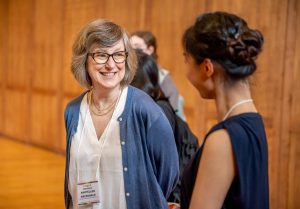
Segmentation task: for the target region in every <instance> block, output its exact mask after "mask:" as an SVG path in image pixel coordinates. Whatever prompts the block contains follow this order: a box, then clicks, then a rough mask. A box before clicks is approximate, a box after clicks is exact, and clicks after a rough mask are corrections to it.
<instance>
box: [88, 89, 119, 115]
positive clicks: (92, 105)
mask: <svg viewBox="0 0 300 209" xmlns="http://www.w3.org/2000/svg"><path fill="white" fill-rule="evenodd" d="M92 94H93V92H91V94H90V102H88V104H89V107H90V110H91V111H92V113H93V114H95V115H97V116H104V115H107V114H108V113H109V112H111V110H112V109H114V107H115V106H116V103H117V101H118V100H119V98H120V95H119V96H118V97H117V99H116V100H115V101H114V102H112V103H111V104H110V105H108V107H106V108H104V109H102V110H101V109H100V108H99V107H97V105H96V104H95V101H94V99H93V96H92Z"/></svg>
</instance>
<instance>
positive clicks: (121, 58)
mask: <svg viewBox="0 0 300 209" xmlns="http://www.w3.org/2000/svg"><path fill="white" fill-rule="evenodd" d="M88 55H90V56H91V57H92V58H93V60H94V61H95V62H96V63H97V64H105V63H106V62H107V61H108V59H109V57H112V58H113V60H114V61H115V63H118V64H119V63H123V62H125V60H126V58H127V56H128V52H126V51H118V52H115V53H113V54H108V53H104V52H94V53H88Z"/></svg>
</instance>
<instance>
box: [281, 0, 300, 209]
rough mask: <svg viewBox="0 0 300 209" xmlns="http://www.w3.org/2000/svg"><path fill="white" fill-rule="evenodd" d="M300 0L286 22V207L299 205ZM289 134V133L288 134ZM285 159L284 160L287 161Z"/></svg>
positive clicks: (294, 2)
mask: <svg viewBox="0 0 300 209" xmlns="http://www.w3.org/2000/svg"><path fill="white" fill-rule="evenodd" d="M299 22H300V2H299V1H297V0H291V1H289V9H288V21H287V26H288V30H287V40H286V42H287V47H286V50H285V52H286V56H285V57H286V59H285V70H286V71H285V72H286V73H285V75H284V79H285V82H286V91H285V97H287V101H286V103H285V104H284V105H285V109H284V110H283V115H284V116H285V119H284V121H285V124H284V125H285V129H284V130H285V132H282V137H281V140H284V141H285V138H286V137H287V136H288V137H289V144H288V145H289V158H288V159H287V160H286V161H288V165H289V167H288V168H289V169H288V172H289V176H288V187H287V189H288V200H287V201H288V203H287V208H289V209H298V208H300V199H299V194H300V179H299V176H300V161H299V159H300V129H299V125H300V106H299V104H300V82H299V78H300V71H299V69H300V39H299V33H300V25H299ZM286 135H287V136H286ZM286 161H285V162H286Z"/></svg>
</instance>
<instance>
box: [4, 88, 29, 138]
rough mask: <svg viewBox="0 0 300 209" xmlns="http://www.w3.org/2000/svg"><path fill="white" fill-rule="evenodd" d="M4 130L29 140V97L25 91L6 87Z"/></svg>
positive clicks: (16, 136) (13, 135)
mask: <svg viewBox="0 0 300 209" xmlns="http://www.w3.org/2000/svg"><path fill="white" fill-rule="evenodd" d="M4 96H5V102H4V104H3V105H4V107H5V112H4V118H6V120H5V123H4V128H3V132H4V133H5V135H7V136H10V137H12V138H14V139H18V140H21V141H28V140H29V123H30V120H29V117H28V106H29V103H28V98H27V94H26V92H24V91H16V90H10V89H6V91H5V94H4Z"/></svg>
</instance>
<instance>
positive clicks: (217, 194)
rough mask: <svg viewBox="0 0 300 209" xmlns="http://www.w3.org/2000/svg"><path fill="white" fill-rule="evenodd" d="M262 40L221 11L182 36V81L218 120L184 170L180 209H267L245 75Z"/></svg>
mask: <svg viewBox="0 0 300 209" xmlns="http://www.w3.org/2000/svg"><path fill="white" fill-rule="evenodd" d="M262 45H263V36H262V34H261V33H260V32H259V31H257V30H253V29H250V28H249V27H248V25H247V23H246V22H245V21H244V20H243V19H242V18H240V17H238V16H236V15H233V14H229V13H226V12H214V13H206V14H203V15H200V16H199V17H198V18H197V19H196V22H195V24H194V25H193V26H191V27H190V28H188V29H187V30H186V32H185V33H184V35H183V49H184V55H185V59H186V60H185V61H186V64H187V66H188V68H189V69H188V72H187V77H188V79H189V80H190V82H191V83H192V84H193V85H194V86H195V87H196V89H197V90H198V92H199V93H200V95H201V97H202V98H204V99H213V100H215V104H216V108H217V116H218V120H219V122H218V123H217V124H216V125H215V126H213V127H212V128H211V130H210V131H209V132H208V133H207V135H206V137H205V139H204V142H203V144H202V146H201V149H199V151H198V152H197V153H196V155H195V157H194V159H193V160H192V161H191V163H190V164H189V165H188V167H187V168H186V170H185V171H184V175H183V180H182V189H181V208H182V209H188V208H189V209H198V208H199V209H200V208H201V209H208V208H209V209H220V208H223V209H225V208H226V209H227V208H234V209H254V208H257V209H258V208H259V209H268V208H269V185H268V147H267V139H266V135H265V128H264V124H263V120H262V117H261V115H260V114H259V113H258V112H257V109H256V107H255V105H254V102H253V100H252V98H251V92H250V83H249V81H248V77H249V76H250V75H252V74H253V73H254V71H255V70H256V64H255V60H256V58H257V56H258V54H259V53H260V52H261V48H262Z"/></svg>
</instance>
